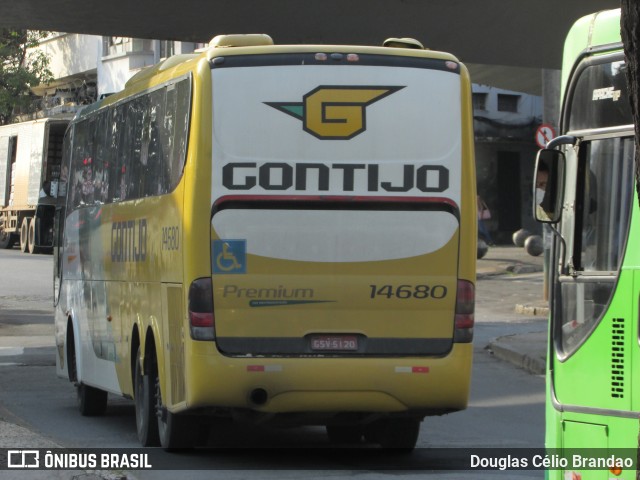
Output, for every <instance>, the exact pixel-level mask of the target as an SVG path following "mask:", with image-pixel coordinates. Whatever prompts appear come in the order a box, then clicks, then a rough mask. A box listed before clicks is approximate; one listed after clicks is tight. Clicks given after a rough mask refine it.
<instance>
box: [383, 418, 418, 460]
mask: <svg viewBox="0 0 640 480" xmlns="http://www.w3.org/2000/svg"><path fill="white" fill-rule="evenodd" d="M375 428H376V439H377V440H378V443H380V446H381V447H382V448H385V449H394V450H395V451H405V452H410V451H412V450H413V449H414V448H416V443H417V442H418V435H419V434H420V420H419V419H415V418H386V419H384V420H379V421H378V422H377V423H376V427H375Z"/></svg>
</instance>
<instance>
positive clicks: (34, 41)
mask: <svg viewBox="0 0 640 480" xmlns="http://www.w3.org/2000/svg"><path fill="white" fill-rule="evenodd" d="M47 34H48V32H37V31H33V30H10V29H0V125H4V124H6V123H8V122H9V121H10V118H11V115H12V113H13V111H14V109H15V108H16V107H18V108H21V109H28V107H29V106H30V104H31V103H32V101H33V97H32V96H31V95H30V89H31V87H35V86H37V85H40V84H42V83H47V82H49V81H51V80H52V79H53V76H52V74H51V71H50V70H49V58H48V57H47V56H46V55H45V54H44V52H42V51H39V50H35V49H34V47H37V46H38V44H39V42H40V41H41V40H42V39H43V38H45V37H46V36H47Z"/></svg>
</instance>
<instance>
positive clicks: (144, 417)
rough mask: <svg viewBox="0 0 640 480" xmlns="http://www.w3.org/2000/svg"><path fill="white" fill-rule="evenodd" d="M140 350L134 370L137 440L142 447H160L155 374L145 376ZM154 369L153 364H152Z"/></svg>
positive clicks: (137, 353)
mask: <svg viewBox="0 0 640 480" xmlns="http://www.w3.org/2000/svg"><path fill="white" fill-rule="evenodd" d="M141 353H142V352H141V350H140V348H139V347H138V350H137V352H136V361H135V368H134V382H135V383H134V400H135V408H136V427H137V431H138V440H139V441H140V444H141V445H142V446H143V447H157V446H159V445H160V437H159V435H158V417H157V416H156V398H155V380H156V377H157V374H155V372H147V374H146V375H145V374H144V372H143V368H142V365H141V363H140V362H141ZM153 365H154V367H155V363H154V364H153Z"/></svg>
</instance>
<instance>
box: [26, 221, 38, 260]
mask: <svg viewBox="0 0 640 480" xmlns="http://www.w3.org/2000/svg"><path fill="white" fill-rule="evenodd" d="M37 223H38V222H37V221H36V219H35V218H32V219H31V221H30V222H29V245H28V249H29V253H40V248H39V247H37V246H36V224H37Z"/></svg>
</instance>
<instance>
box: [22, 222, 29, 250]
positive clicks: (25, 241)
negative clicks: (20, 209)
mask: <svg viewBox="0 0 640 480" xmlns="http://www.w3.org/2000/svg"><path fill="white" fill-rule="evenodd" d="M20 250H22V251H23V252H24V253H27V252H28V251H29V218H27V217H25V218H23V219H22V224H21V225H20Z"/></svg>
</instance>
